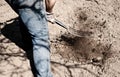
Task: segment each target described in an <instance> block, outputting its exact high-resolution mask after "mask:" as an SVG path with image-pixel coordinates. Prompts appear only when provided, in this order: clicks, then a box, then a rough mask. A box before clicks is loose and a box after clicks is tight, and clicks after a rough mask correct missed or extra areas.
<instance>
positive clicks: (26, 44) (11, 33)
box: [0, 18, 36, 77]
mask: <svg viewBox="0 0 120 77" xmlns="http://www.w3.org/2000/svg"><path fill="white" fill-rule="evenodd" d="M1 33H2V35H4V36H5V37H6V38H8V39H9V40H8V41H4V40H6V38H3V39H1V43H10V42H14V43H15V44H16V45H17V46H18V47H20V48H22V49H23V50H24V51H25V53H22V52H20V51H19V52H20V53H15V54H14V53H11V54H9V53H8V54H7V53H6V54H4V53H0V56H7V57H6V58H4V60H5V61H7V59H9V58H10V57H24V58H26V57H27V58H28V59H29V61H30V65H31V69H32V72H33V74H34V76H35V77H36V75H35V71H36V69H35V67H34V62H33V56H32V55H33V52H32V41H31V37H30V34H29V33H28V30H27V29H26V28H25V26H24V24H23V23H19V21H18V18H15V19H13V22H12V23H7V24H5V25H4V27H3V28H2V29H1ZM0 48H1V50H2V49H4V50H5V48H3V46H1V47H0ZM21 53H22V54H23V55H22V56H21V55H20V54H21ZM18 69H19V68H18ZM1 74H2V73H1ZM13 74H14V72H13ZM11 76H12V74H11Z"/></svg>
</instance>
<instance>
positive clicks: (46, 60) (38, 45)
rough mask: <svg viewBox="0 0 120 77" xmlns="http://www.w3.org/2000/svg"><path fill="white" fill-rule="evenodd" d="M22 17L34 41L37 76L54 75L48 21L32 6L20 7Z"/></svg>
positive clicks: (50, 76) (48, 76) (47, 76)
mask: <svg viewBox="0 0 120 77" xmlns="http://www.w3.org/2000/svg"><path fill="white" fill-rule="evenodd" d="M19 14H20V16H21V19H22V20H23V22H24V23H25V25H26V26H27V28H28V30H29V32H30V34H31V37H32V42H33V57H34V63H35V67H36V69H37V77H52V75H51V71H50V49H49V37H48V27H47V21H46V19H45V13H44V14H43V15H41V14H38V13H35V12H34V11H33V10H32V9H30V8H24V9H19Z"/></svg>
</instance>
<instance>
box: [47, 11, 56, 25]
mask: <svg viewBox="0 0 120 77" xmlns="http://www.w3.org/2000/svg"><path fill="white" fill-rule="evenodd" d="M47 21H48V22H50V23H52V24H54V23H55V18H54V16H53V13H48V12H47Z"/></svg>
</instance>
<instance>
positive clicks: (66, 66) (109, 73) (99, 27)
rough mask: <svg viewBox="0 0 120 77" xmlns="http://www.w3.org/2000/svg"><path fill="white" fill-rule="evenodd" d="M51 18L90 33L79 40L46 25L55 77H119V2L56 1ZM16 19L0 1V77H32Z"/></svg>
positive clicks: (56, 27)
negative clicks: (91, 34) (91, 35)
mask: <svg viewBox="0 0 120 77" xmlns="http://www.w3.org/2000/svg"><path fill="white" fill-rule="evenodd" d="M54 15H55V17H56V18H57V19H59V20H60V21H62V22H63V23H64V24H67V26H70V27H73V28H75V29H77V30H83V31H92V32H93V37H90V38H83V37H81V38H80V37H79V38H78V37H76V36H73V35H71V34H69V33H68V32H67V31H66V30H65V29H63V28H61V27H60V26H58V25H56V24H50V23H49V34H50V45H51V68H52V72H53V75H54V77H120V30H119V28H120V1H119V0H58V1H57V3H56V5H55V8H54ZM17 16H18V15H17V14H16V13H15V12H14V11H13V10H12V9H11V8H10V7H9V5H8V4H7V3H6V2H5V1H4V0H0V28H1V32H2V34H0V77H33V74H32V72H31V67H30V63H29V60H28V59H27V57H26V53H25V51H24V50H23V49H22V48H21V47H22V44H23V43H22V41H21V34H20V29H19V26H18V25H17V24H18V21H17V19H16V17H17ZM4 22H5V23H4ZM96 59H99V61H97V60H96Z"/></svg>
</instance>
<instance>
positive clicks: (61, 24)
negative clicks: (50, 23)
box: [55, 19, 68, 29]
mask: <svg viewBox="0 0 120 77" xmlns="http://www.w3.org/2000/svg"><path fill="white" fill-rule="evenodd" d="M55 23H56V24H58V25H60V26H61V27H63V28H65V29H68V28H67V26H66V25H64V24H63V23H62V22H61V21H59V20H57V19H55Z"/></svg>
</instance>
